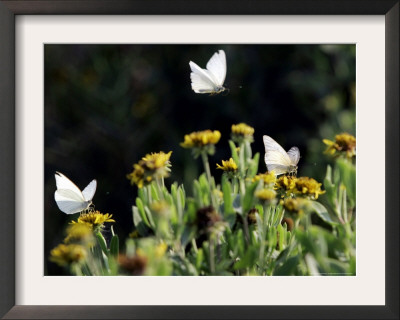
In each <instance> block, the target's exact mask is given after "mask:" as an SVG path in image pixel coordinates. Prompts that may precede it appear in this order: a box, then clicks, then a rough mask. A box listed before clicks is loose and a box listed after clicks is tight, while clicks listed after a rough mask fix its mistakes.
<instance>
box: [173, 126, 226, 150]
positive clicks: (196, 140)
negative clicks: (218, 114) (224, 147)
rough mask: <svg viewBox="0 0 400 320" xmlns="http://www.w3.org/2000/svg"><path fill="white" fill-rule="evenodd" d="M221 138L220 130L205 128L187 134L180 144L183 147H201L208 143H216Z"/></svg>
mask: <svg viewBox="0 0 400 320" xmlns="http://www.w3.org/2000/svg"><path fill="white" fill-rule="evenodd" d="M220 138H221V132H219V131H218V130H214V131H211V130H204V131H197V132H192V133H191V134H186V135H185V138H184V141H183V142H182V143H181V144H180V145H181V147H183V148H201V147H204V146H207V145H215V144H217V143H218V141H219V139H220Z"/></svg>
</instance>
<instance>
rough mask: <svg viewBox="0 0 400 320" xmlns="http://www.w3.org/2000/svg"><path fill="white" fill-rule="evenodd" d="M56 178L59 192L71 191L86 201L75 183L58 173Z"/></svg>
mask: <svg viewBox="0 0 400 320" xmlns="http://www.w3.org/2000/svg"><path fill="white" fill-rule="evenodd" d="M54 176H55V177H56V185H57V189H58V190H60V189H66V190H71V191H73V192H75V193H76V194H78V195H80V196H81V199H82V200H84V198H83V195H82V192H81V190H80V189H79V188H78V187H77V186H76V184H75V183H73V182H72V181H71V180H69V179H68V178H67V177H66V176H65V175H63V174H62V173H61V172H56V173H55V175H54Z"/></svg>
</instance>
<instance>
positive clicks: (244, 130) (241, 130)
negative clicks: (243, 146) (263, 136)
mask: <svg viewBox="0 0 400 320" xmlns="http://www.w3.org/2000/svg"><path fill="white" fill-rule="evenodd" d="M253 134H254V128H252V127H250V126H248V125H247V124H245V123H239V124H233V125H232V140H233V141H235V142H238V143H241V142H243V141H245V140H247V141H249V142H253V141H254V139H253Z"/></svg>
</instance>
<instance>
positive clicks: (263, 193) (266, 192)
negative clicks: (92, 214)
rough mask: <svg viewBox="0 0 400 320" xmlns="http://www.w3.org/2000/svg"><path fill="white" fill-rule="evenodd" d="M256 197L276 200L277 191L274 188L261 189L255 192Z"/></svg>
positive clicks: (268, 200) (265, 200) (271, 200)
mask: <svg viewBox="0 0 400 320" xmlns="http://www.w3.org/2000/svg"><path fill="white" fill-rule="evenodd" d="M255 196H256V198H258V199H260V200H261V201H264V202H270V203H272V202H275V197H276V192H275V191H274V190H272V189H261V190H257V191H256V192H255Z"/></svg>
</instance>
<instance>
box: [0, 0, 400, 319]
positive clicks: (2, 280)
mask: <svg viewBox="0 0 400 320" xmlns="http://www.w3.org/2000/svg"><path fill="white" fill-rule="evenodd" d="M19 14H26V15H34V14H51V15H55V14H138V15H143V14H154V15H159V14H185V15H198V14H209V15H213V14H225V15H226V14H233V15H242V14H250V15H251V14H259V15H260V14H261V15H265V14H282V15H296V14H312V15H327V14H329V15H338V14H352V15H366V14H372V15H385V28H386V29H385V41H386V45H385V50H386V57H385V61H386V105H385V108H386V110H385V112H386V142H385V145H386V154H385V156H386V168H385V181H386V185H385V186H386V199H385V202H386V203H385V208H386V237H385V240H386V247H385V252H386V261H385V262H386V281H385V285H386V305H385V306H15V142H16V141H15V130H16V128H15V88H14V83H15V67H14V63H15V61H14V55H15V43H14V34H15V15H19ZM399 88H400V85H399V0H68V1H58V0H57V1H56V0H47V1H36V0H29V1H17V0H14V1H4V0H1V2H0V218H1V219H0V261H1V263H0V316H3V317H4V319H65V318H68V319H111V318H112V319H399V247H398V244H399V198H398V197H399ZM379 108H380V107H379V106H377V112H379ZM371 143H373V142H371ZM371 170H374V169H372V168H371ZM374 174H378V172H375V173H374ZM343 290H346V288H343ZM370 290H373V288H370ZM106 291H107V290H106ZM99 294H103V293H99ZM249 294H251V293H249Z"/></svg>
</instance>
